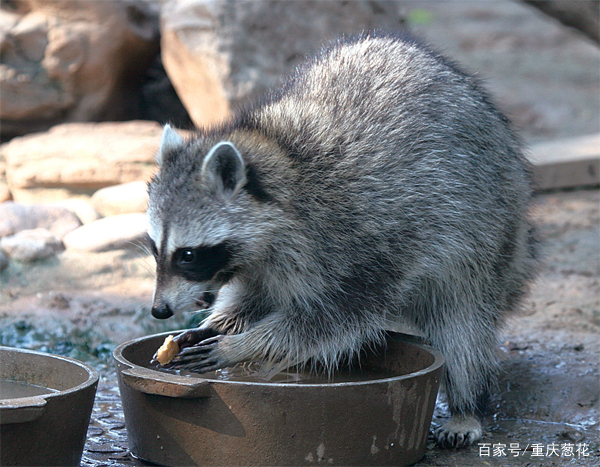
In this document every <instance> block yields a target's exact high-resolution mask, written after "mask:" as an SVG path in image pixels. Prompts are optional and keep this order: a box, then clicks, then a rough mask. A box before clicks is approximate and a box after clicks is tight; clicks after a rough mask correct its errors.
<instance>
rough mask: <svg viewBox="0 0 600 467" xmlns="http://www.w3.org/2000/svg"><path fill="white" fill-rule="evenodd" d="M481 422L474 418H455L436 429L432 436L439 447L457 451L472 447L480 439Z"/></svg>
mask: <svg viewBox="0 0 600 467" xmlns="http://www.w3.org/2000/svg"><path fill="white" fill-rule="evenodd" d="M482 434H483V433H482V428H481V422H480V421H479V420H478V419H477V418H476V417H474V416H455V417H452V418H451V419H450V420H449V421H448V422H447V423H445V424H444V425H442V426H441V427H439V428H438V429H436V430H435V431H434V433H433V436H434V438H435V440H436V442H437V444H438V446H439V447H441V448H445V449H458V448H464V447H467V446H470V445H472V444H473V443H474V442H475V441H477V440H478V439H480V438H481V435H482Z"/></svg>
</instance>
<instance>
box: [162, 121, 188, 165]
mask: <svg viewBox="0 0 600 467" xmlns="http://www.w3.org/2000/svg"><path fill="white" fill-rule="evenodd" d="M181 146H183V138H182V137H181V136H179V133H177V132H175V130H173V128H171V125H169V124H168V123H167V124H166V125H165V126H164V128H163V132H162V136H161V137H160V147H159V149H158V154H157V155H156V162H157V163H158V165H162V163H163V161H164V160H165V155H166V154H167V153H168V152H170V151H174V150H176V149H178V148H180V147H181Z"/></svg>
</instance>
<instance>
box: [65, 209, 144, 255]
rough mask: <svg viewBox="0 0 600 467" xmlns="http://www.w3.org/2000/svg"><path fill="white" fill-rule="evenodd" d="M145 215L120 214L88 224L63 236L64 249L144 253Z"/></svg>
mask: <svg viewBox="0 0 600 467" xmlns="http://www.w3.org/2000/svg"><path fill="white" fill-rule="evenodd" d="M146 227H147V221H146V215H145V214H143V213H131V214H120V215H117V216H111V217H106V218H104V219H99V220H97V221H94V222H90V223H89V224H86V225H84V226H82V227H79V228H78V229H75V230H73V231H72V232H69V233H68V234H67V235H65V236H64V238H63V242H64V245H65V247H66V248H68V249H71V250H80V251H90V252H101V251H109V250H118V249H122V248H131V249H135V248H138V249H140V251H144V249H143V245H144V244H145V239H146Z"/></svg>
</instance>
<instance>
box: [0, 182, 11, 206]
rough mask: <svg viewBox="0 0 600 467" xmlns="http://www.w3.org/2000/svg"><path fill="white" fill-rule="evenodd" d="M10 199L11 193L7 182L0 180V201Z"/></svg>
mask: <svg viewBox="0 0 600 467" xmlns="http://www.w3.org/2000/svg"><path fill="white" fill-rule="evenodd" d="M11 199H12V194H11V193H10V190H9V189H8V184H7V183H4V182H1V181H0V203H4V201H10V200H11Z"/></svg>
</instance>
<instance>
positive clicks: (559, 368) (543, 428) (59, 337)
mask: <svg viewBox="0 0 600 467" xmlns="http://www.w3.org/2000/svg"><path fill="white" fill-rule="evenodd" d="M534 215H535V218H536V219H537V222H538V225H539V228H540V233H541V237H542V240H543V251H544V256H545V258H544V261H545V263H544V266H543V268H542V270H541V272H540V276H539V278H538V279H537V281H536V282H535V283H534V284H533V287H532V290H531V293H530V295H529V298H528V299H527V301H526V303H525V306H524V307H523V311H522V313H521V314H519V315H517V316H514V317H513V318H512V319H511V320H510V322H509V324H508V326H507V328H506V331H505V333H504V334H503V337H502V343H501V345H500V347H499V353H500V355H501V359H502V361H503V372H502V374H501V377H500V382H499V385H498V390H497V392H496V393H495V394H494V396H493V398H492V401H491V404H490V410H489V414H488V416H487V418H486V430H487V432H486V434H485V437H484V438H483V439H482V440H481V441H480V444H478V445H475V446H473V447H471V448H468V449H464V450H459V451H444V450H439V449H437V448H436V447H435V446H434V445H433V443H430V445H429V446H428V449H427V453H426V456H425V458H424V459H423V460H422V461H421V462H420V463H419V464H418V465H423V466H425V465H439V466H446V465H451V466H471V465H481V466H488V465H492V466H510V465H519V466H521V465H523V466H537V465H540V466H562V465H585V466H588V465H600V444H599V441H600V436H599V427H600V424H599V422H600V417H599V415H600V414H599V397H600V368H599V362H600V340H599V339H598V335H599V331H600V229H599V226H600V191H599V190H598V189H590V190H575V191H568V192H556V193H547V194H542V195H540V196H538V198H537V203H536V207H535V209H534ZM152 267H153V260H152V259H151V258H150V257H148V256H146V255H145V254H143V253H142V252H141V250H133V251H120V252H112V253H102V254H96V255H94V257H93V260H91V259H90V257H89V255H83V254H79V255H78V254H73V253H69V252H67V253H64V254H63V257H61V258H60V261H57V260H56V261H54V260H51V261H47V262H41V263H38V264H36V265H34V267H33V268H31V267H29V268H25V267H23V266H15V265H14V264H13V265H11V266H10V268H9V269H8V270H5V271H4V272H3V273H2V276H0V278H1V279H2V287H1V292H0V343H1V344H2V345H10V346H16V347H24V348H34V349H40V350H45V351H50V352H54V353H60V354H63V355H70V356H73V357H75V358H80V359H82V360H84V361H88V362H90V363H92V364H93V365H95V366H96V367H97V368H98V369H99V370H100V372H101V374H102V379H101V382H100V386H99V390H98V395H97V398H96V405H95V408H94V413H93V416H92V422H91V424H90V429H89V432H88V442H87V444H86V450H85V453H84V458H83V461H82V465H84V466H96V467H99V466H101V465H108V466H119V465H143V464H141V463H140V462H139V461H137V460H135V459H133V458H132V457H131V455H130V454H129V453H128V450H127V437H126V432H125V429H124V423H123V415H122V412H121V406H120V401H119V397H118V390H117V388H116V379H115V374H114V370H113V368H112V362H111V351H112V349H113V348H114V346H115V345H116V344H119V343H121V342H124V341H126V340H129V339H133V338H135V337H138V336H142V335H147V334H150V333H155V332H160V331H163V330H169V329H179V328H181V327H182V326H184V325H186V324H190V320H189V318H190V317H187V318H183V319H181V318H180V319H179V320H167V321H158V320H155V319H153V318H152V317H151V315H150V309H149V301H150V297H151V289H152ZM84 285H85V287H84ZM186 321H187V322H186ZM446 416H447V412H446V411H445V409H444V404H443V402H441V403H439V404H438V407H437V408H436V412H435V416H434V424H440V423H443V421H444V419H445V417H446ZM569 446H571V447H572V451H570V450H569ZM503 447H504V450H502V448H503ZM488 449H489V451H488ZM578 449H579V452H578ZM571 452H572V454H573V455H567V454H569V453H571ZM494 454H496V455H494ZM561 454H562V456H561ZM584 454H587V456H585V455H584Z"/></svg>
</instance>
